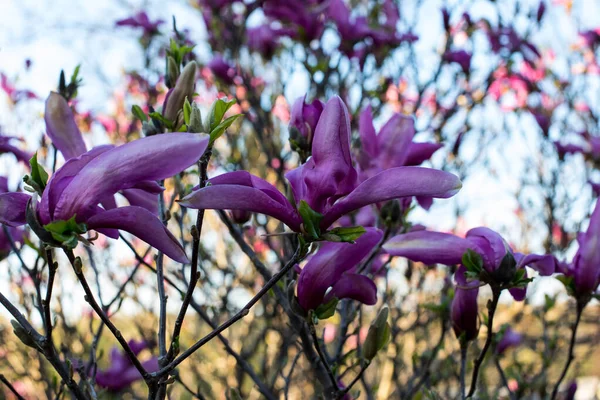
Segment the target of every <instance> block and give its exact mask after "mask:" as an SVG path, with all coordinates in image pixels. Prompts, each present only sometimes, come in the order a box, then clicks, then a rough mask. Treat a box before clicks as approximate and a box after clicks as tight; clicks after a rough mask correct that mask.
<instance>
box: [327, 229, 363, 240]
mask: <svg viewBox="0 0 600 400" xmlns="http://www.w3.org/2000/svg"><path fill="white" fill-rule="evenodd" d="M365 232H366V229H365V228H364V227H362V226H349V227H339V228H334V229H331V230H329V231H327V232H325V233H324V234H323V238H324V239H325V240H328V241H330V242H348V243H354V241H355V240H356V239H358V238H359V237H361V236H362V235H363V233H365Z"/></svg>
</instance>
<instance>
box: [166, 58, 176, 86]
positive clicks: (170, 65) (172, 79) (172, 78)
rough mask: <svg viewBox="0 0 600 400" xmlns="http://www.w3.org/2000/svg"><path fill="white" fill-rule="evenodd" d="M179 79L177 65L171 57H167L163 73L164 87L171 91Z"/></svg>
mask: <svg viewBox="0 0 600 400" xmlns="http://www.w3.org/2000/svg"><path fill="white" fill-rule="evenodd" d="M178 77H179V65H178V64H177V62H176V61H175V59H174V58H173V57H171V56H167V70H166V73H165V85H167V87H168V88H169V89H172V88H173V86H175V83H176V82H177V78H178Z"/></svg>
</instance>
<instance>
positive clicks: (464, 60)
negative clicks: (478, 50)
mask: <svg viewBox="0 0 600 400" xmlns="http://www.w3.org/2000/svg"><path fill="white" fill-rule="evenodd" d="M444 60H446V61H448V62H451V63H457V64H458V65H460V67H461V68H462V70H463V72H464V73H465V74H467V73H469V70H470V69H471V53H467V52H466V51H464V50H457V51H447V52H446V53H444Z"/></svg>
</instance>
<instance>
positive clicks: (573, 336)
mask: <svg viewBox="0 0 600 400" xmlns="http://www.w3.org/2000/svg"><path fill="white" fill-rule="evenodd" d="M586 304H587V301H581V300H579V299H578V300H577V314H576V315H575V322H574V323H573V326H572V327H571V341H570V342H569V353H568V356H567V362H566V363H565V366H564V368H563V370H562V372H561V374H560V377H559V378H558V381H556V384H555V385H554V388H553V389H552V395H551V396H550V399H551V400H554V399H556V396H557V395H558V390H559V389H560V384H561V383H562V381H563V379H565V376H566V375H567V372H568V371H569V367H570V366H571V363H572V362H573V360H574V359H575V354H574V350H575V344H576V336H577V328H578V327H579V322H580V321H581V314H582V312H583V309H584V308H585V305H586Z"/></svg>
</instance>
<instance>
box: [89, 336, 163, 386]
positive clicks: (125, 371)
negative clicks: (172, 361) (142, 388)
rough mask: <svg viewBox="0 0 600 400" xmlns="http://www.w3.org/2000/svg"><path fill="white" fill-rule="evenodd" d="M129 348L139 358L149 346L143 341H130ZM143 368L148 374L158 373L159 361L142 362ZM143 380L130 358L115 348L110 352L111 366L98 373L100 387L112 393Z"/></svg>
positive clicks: (150, 359)
mask: <svg viewBox="0 0 600 400" xmlns="http://www.w3.org/2000/svg"><path fill="white" fill-rule="evenodd" d="M128 344H129V347H130V348H131V350H132V351H133V353H134V354H135V355H136V356H137V355H138V354H139V353H140V352H141V351H142V350H145V349H149V348H150V346H149V344H148V343H147V342H146V341H144V340H142V341H139V342H138V341H135V340H130V341H129V342H128ZM142 366H143V367H144V369H145V370H146V371H148V372H156V371H158V369H159V365H158V359H157V358H156V357H151V358H149V359H148V360H146V361H144V362H142ZM140 379H142V375H141V374H140V372H139V371H138V370H137V368H135V366H134V365H133V364H132V363H131V360H130V359H129V357H128V356H127V355H126V354H125V353H124V352H123V350H121V349H120V348H118V347H113V348H112V350H111V352H110V366H109V367H108V368H107V369H104V370H100V371H98V372H97V373H96V383H97V384H98V386H101V387H103V388H106V389H108V390H109V391H111V392H120V391H121V390H123V389H126V388H128V387H129V386H130V385H131V384H132V383H133V382H135V381H138V380H140Z"/></svg>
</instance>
